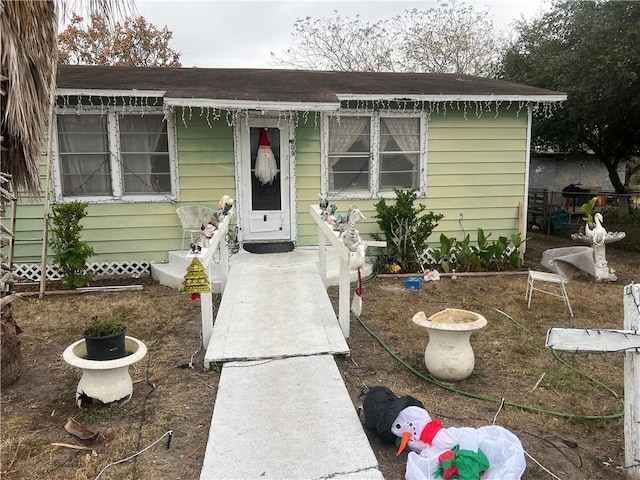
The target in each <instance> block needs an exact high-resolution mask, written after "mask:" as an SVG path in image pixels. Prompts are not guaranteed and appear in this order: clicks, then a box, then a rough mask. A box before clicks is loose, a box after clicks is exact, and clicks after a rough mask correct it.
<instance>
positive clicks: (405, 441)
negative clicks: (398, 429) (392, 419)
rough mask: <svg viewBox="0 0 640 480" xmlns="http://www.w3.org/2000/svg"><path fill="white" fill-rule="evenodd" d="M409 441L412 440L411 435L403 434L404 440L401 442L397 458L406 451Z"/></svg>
mask: <svg viewBox="0 0 640 480" xmlns="http://www.w3.org/2000/svg"><path fill="white" fill-rule="evenodd" d="M409 440H411V433H410V432H404V433H403V434H402V439H401V440H400V446H399V447H398V453H396V457H399V456H400V454H401V453H402V452H403V451H404V449H405V448H406V447H407V443H408V442H409Z"/></svg>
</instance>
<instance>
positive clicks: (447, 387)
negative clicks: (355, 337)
mask: <svg viewBox="0 0 640 480" xmlns="http://www.w3.org/2000/svg"><path fill="white" fill-rule="evenodd" d="M495 310H496V311H498V312H499V313H502V314H503V315H505V316H506V317H507V318H509V319H510V320H511V321H512V322H514V323H515V324H516V325H518V326H519V327H520V328H523V329H524V330H525V331H527V333H531V332H529V331H528V330H527V329H526V328H524V327H523V326H522V325H520V324H519V323H518V322H516V321H515V320H514V319H513V318H512V317H510V316H509V315H507V314H506V313H504V312H501V311H500V310H497V309H495ZM351 313H352V315H353V316H354V317H355V318H356V320H358V323H360V325H361V326H362V328H364V330H365V331H366V332H367V333H368V334H369V335H371V336H372V337H373V338H374V339H375V340H376V341H377V342H378V343H379V344H380V346H381V347H382V348H383V349H385V350H386V351H387V353H389V355H391V356H392V357H393V358H394V359H395V360H396V361H397V362H398V363H400V364H401V365H402V366H404V367H405V368H406V369H407V370H409V371H410V372H411V373H413V374H414V375H416V376H417V377H418V378H420V379H422V380H423V381H425V382H429V383H431V384H433V385H435V386H436V387H439V388H442V389H444V390H448V391H450V392H453V393H456V394H458V395H462V396H465V397H469V398H474V399H476V400H483V401H487V402H492V403H497V404H504V405H508V406H510V407H516V408H519V409H522V410H526V411H530V412H535V413H545V414H547V415H552V416H555V417H561V418H570V419H579V420H614V419H618V418H622V416H623V415H624V401H623V400H621V399H620V398H619V396H618V395H617V394H616V392H615V391H614V390H613V389H611V388H610V387H608V386H606V385H604V384H603V383H602V382H600V381H598V380H596V379H595V378H592V377H590V376H589V375H587V374H586V373H584V372H581V371H580V370H578V369H577V368H575V367H573V366H571V365H570V364H568V363H567V362H566V361H565V360H564V359H562V358H561V357H560V356H559V355H558V354H557V353H556V352H555V351H553V356H554V357H555V358H556V360H558V361H559V362H560V363H562V364H563V365H565V366H567V367H569V368H571V369H572V370H574V371H575V372H577V373H579V374H580V375H582V376H584V377H585V378H587V379H589V380H590V381H592V382H593V383H595V384H596V385H598V386H599V387H601V388H603V389H604V390H606V391H607V392H609V393H611V394H612V395H613V396H614V397H615V398H616V400H618V401H619V402H620V405H621V410H620V411H619V412H618V413H613V414H609V415H578V414H573V413H565V412H558V411H555V410H546V409H544V408H538V407H532V406H529V405H522V404H519V403H513V402H509V401H505V400H504V399H502V398H496V397H487V396H485V395H479V394H476V393H472V392H467V391H465V390H461V389H459V388H455V387H452V386H450V385H447V384H444V383H441V382H438V381H437V380H435V379H433V378H430V377H428V376H426V375H425V374H423V373H422V372H420V371H418V370H416V369H415V368H414V367H412V366H411V365H409V364H408V363H407V362H406V361H405V360H403V359H402V358H401V357H400V356H399V355H398V354H397V353H396V352H394V351H393V350H392V349H391V348H390V347H389V346H388V345H387V344H386V343H384V341H383V340H382V339H381V338H380V337H379V336H378V335H376V333H375V332H373V331H372V330H371V329H370V328H369V327H368V326H367V325H366V324H365V323H364V321H363V320H362V318H360V316H359V315H356V314H355V312H353V311H351Z"/></svg>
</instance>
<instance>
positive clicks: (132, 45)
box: [58, 13, 181, 67]
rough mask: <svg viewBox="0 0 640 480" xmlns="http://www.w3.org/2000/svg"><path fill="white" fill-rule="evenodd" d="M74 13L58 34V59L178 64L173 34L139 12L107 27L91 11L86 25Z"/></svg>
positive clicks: (97, 63) (68, 62)
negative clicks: (89, 19)
mask: <svg viewBox="0 0 640 480" xmlns="http://www.w3.org/2000/svg"><path fill="white" fill-rule="evenodd" d="M83 21H84V20H83V18H82V17H81V16H80V15H77V14H75V13H74V14H73V15H72V17H71V23H70V24H69V25H68V26H67V28H66V29H65V30H64V31H63V32H62V33H60V35H58V56H59V58H60V63H65V64H85V65H127V66H136V67H180V66H181V65H180V52H176V51H175V50H173V49H172V48H171V47H169V42H170V41H171V38H172V37H173V32H171V31H170V30H169V29H168V28H167V27H164V28H163V29H162V30H158V29H157V28H156V27H155V26H154V25H153V24H151V23H148V22H147V20H146V19H145V18H144V17H142V16H139V17H137V18H135V19H131V18H126V19H125V20H124V23H120V22H117V23H115V25H114V26H113V28H110V26H109V24H108V21H107V20H106V19H105V18H104V17H102V16H100V15H91V22H90V23H89V25H88V26H84V25H83Z"/></svg>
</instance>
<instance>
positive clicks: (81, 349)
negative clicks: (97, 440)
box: [62, 337, 147, 407]
mask: <svg viewBox="0 0 640 480" xmlns="http://www.w3.org/2000/svg"><path fill="white" fill-rule="evenodd" d="M125 352H126V354H127V355H126V356H124V357H122V358H116V359H115V360H88V359H87V358H86V357H87V345H86V344H85V341H84V339H83V340H78V341H77V342H75V343H72V344H71V345H69V346H68V347H67V349H66V350H65V351H64V353H63V354H62V358H63V359H64V361H65V362H67V363H68V364H69V365H71V366H73V367H77V368H80V369H81V370H82V378H80V382H79V383H78V387H77V388H76V403H77V404H78V407H82V400H83V399H84V398H85V397H88V398H91V399H96V400H100V401H101V402H102V403H104V404H109V403H113V402H117V401H122V400H124V402H127V401H129V399H130V398H131V395H133V382H132V381H131V377H130V376H129V365H133V364H134V363H136V362H137V361H138V360H141V359H142V358H143V357H144V356H145V355H146V354H147V347H146V345H145V344H144V343H142V342H141V341H140V340H138V339H137V338H133V337H125Z"/></svg>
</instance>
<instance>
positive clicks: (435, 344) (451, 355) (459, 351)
mask: <svg viewBox="0 0 640 480" xmlns="http://www.w3.org/2000/svg"><path fill="white" fill-rule="evenodd" d="M413 322H414V323H415V324H416V325H419V326H421V327H424V328H426V329H427V332H428V333H429V341H428V342H427V347H426V348H425V350H424V363H425V365H426V366H427V370H429V373H431V375H433V376H434V377H435V378H437V379H438V380H444V381H450V382H456V381H460V380H464V379H465V378H467V377H469V375H471V373H472V372H473V367H474V366H475V355H474V353H473V349H472V348H471V342H470V341H469V340H470V337H471V334H472V333H473V332H474V331H475V330H479V329H480V328H483V327H484V326H485V325H486V324H487V320H486V318H484V317H483V316H482V315H480V314H478V313H475V312H470V311H468V310H460V309H457V308H447V309H446V310H443V311H441V312H438V313H436V314H434V315H431V316H430V317H428V318H427V316H426V315H425V313H424V312H418V313H416V314H415V315H414V316H413Z"/></svg>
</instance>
